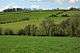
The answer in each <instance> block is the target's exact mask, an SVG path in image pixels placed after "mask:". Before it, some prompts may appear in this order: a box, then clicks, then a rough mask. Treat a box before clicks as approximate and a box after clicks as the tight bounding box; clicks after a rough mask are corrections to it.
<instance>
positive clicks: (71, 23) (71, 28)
mask: <svg viewBox="0 0 80 53" xmlns="http://www.w3.org/2000/svg"><path fill="white" fill-rule="evenodd" d="M62 28H63V29H64V30H65V33H66V34H68V35H72V36H78V35H80V33H79V32H80V17H73V18H69V19H67V20H66V21H64V22H63V23H62Z"/></svg>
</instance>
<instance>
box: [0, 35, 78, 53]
mask: <svg viewBox="0 0 80 53" xmlns="http://www.w3.org/2000/svg"><path fill="white" fill-rule="evenodd" d="M79 52H80V38H78V37H47V36H46V37H37V36H35V37H33V36H6V35H4V36H0V53H79Z"/></svg>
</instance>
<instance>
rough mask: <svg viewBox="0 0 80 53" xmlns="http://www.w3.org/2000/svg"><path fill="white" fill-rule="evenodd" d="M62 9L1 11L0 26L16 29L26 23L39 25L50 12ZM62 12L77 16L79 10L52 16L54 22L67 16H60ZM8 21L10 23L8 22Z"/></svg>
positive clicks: (55, 12) (54, 12)
mask: <svg viewBox="0 0 80 53" xmlns="http://www.w3.org/2000/svg"><path fill="white" fill-rule="evenodd" d="M59 12H63V11H48V12H46V11H45V12H6V13H5V12H4V13H3V12H2V13H0V23H2V24H0V27H1V28H3V29H7V28H8V29H12V30H13V31H18V30H20V29H21V28H24V27H25V26H26V25H27V24H35V25H37V26H39V25H40V24H41V22H42V21H43V20H44V19H45V18H46V17H48V16H50V15H52V14H57V13H59ZM62 14H68V15H69V17H76V16H77V15H78V16H79V14H80V12H79V11H67V12H63V13H61V14H59V15H58V16H57V17H53V19H54V21H55V22H56V23H60V22H62V21H64V20H66V19H67V18H69V17H61V15H62ZM9 22H10V23H9Z"/></svg>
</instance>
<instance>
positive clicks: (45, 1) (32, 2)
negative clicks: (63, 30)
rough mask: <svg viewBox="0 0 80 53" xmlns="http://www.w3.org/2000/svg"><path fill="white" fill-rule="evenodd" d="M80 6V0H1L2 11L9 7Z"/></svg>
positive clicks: (0, 9) (50, 7) (0, 8)
mask: <svg viewBox="0 0 80 53" xmlns="http://www.w3.org/2000/svg"><path fill="white" fill-rule="evenodd" d="M70 7H76V8H80V0H0V11H2V10H4V9H7V8H37V9H52V8H65V9H66V8H70Z"/></svg>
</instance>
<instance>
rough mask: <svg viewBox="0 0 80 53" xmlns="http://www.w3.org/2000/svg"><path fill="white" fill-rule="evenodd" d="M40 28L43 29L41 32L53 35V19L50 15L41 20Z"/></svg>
mask: <svg viewBox="0 0 80 53" xmlns="http://www.w3.org/2000/svg"><path fill="white" fill-rule="evenodd" d="M41 25H42V29H43V31H44V32H43V33H44V34H45V35H47V36H48V35H50V36H51V35H53V31H54V25H55V24H54V20H53V19H52V17H48V18H46V19H45V20H44V21H43V22H42V24H41Z"/></svg>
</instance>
